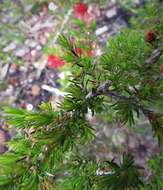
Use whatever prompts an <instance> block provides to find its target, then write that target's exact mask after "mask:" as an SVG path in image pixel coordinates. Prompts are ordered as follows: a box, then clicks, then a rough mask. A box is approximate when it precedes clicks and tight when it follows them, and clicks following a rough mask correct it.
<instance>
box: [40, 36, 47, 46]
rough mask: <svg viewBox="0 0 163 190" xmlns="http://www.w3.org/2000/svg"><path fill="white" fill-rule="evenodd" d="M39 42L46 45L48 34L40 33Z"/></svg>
mask: <svg viewBox="0 0 163 190" xmlns="http://www.w3.org/2000/svg"><path fill="white" fill-rule="evenodd" d="M39 42H40V44H41V45H45V44H46V42H47V38H46V36H45V35H44V34H40V36H39Z"/></svg>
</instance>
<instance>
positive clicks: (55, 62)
mask: <svg viewBox="0 0 163 190" xmlns="http://www.w3.org/2000/svg"><path fill="white" fill-rule="evenodd" d="M64 64H65V61H64V60H63V59H61V58H60V57H57V56H55V55H49V56H48V67H49V68H52V69H53V68H59V67H62V66H64Z"/></svg>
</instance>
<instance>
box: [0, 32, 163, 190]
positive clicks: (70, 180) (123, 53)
mask: <svg viewBox="0 0 163 190" xmlns="http://www.w3.org/2000/svg"><path fill="white" fill-rule="evenodd" d="M157 29H158V33H157V34H158V39H160V29H159V28H157ZM80 42H81V41H80V40H77V42H76V43H75V44H73V43H72V41H71V38H69V37H66V36H64V35H62V36H60V37H59V44H60V46H61V48H62V51H63V52H64V58H65V60H67V61H69V62H71V63H72V76H71V79H70V81H69V86H68V87H67V90H66V92H67V95H66V96H65V97H64V100H63V101H62V102H61V103H60V105H59V106H58V108H57V110H54V108H53V107H52V105H51V104H50V103H44V104H42V105H41V106H40V109H39V110H38V111H34V112H29V111H26V110H23V109H15V108H6V109H5V111H4V117H5V118H6V120H7V122H8V123H9V125H11V126H13V127H16V128H17V129H18V134H17V136H16V137H15V138H13V139H12V140H11V141H10V142H9V143H8V147H9V151H7V152H6V153H5V154H3V155H2V156H1V157H0V189H10V190H28V189H32V190H51V189H57V190H63V189H64V190H66V189H67V190H71V189H72V190H107V189H110V190H118V189H120V190H129V189H131V190H132V189H141V188H142V189H143V188H146V186H147V188H148V186H149V183H146V182H145V181H144V180H143V176H142V175H141V172H140V169H142V168H140V167H139V166H136V165H135V163H134V158H133V156H132V155H130V154H127V155H126V154H123V159H122V161H121V162H118V161H117V162H115V161H114V160H112V161H108V160H105V161H100V162H98V163H97V161H96V160H94V159H90V158H87V157H86V156H83V153H82V151H81V149H80V147H81V146H85V145H86V143H87V142H89V141H91V140H92V139H94V138H95V137H96V135H95V130H96V129H95V127H93V126H92V125H91V123H90V121H89V120H88V117H87V116H88V115H87V114H88V113H89V112H90V110H91V114H92V115H94V114H102V112H104V111H106V109H107V112H110V114H112V113H113V115H114V117H116V118H118V119H120V120H121V122H122V123H123V124H124V125H125V124H127V125H129V126H131V125H133V124H134V121H135V119H136V118H139V115H140V114H144V115H145V116H146V118H147V119H148V120H149V122H150V125H151V126H152V128H153V130H154V132H155V134H156V135H157V137H158V138H159V139H160V138H162V136H163V133H162V123H163V122H162V110H159V109H157V107H156V108H155V109H153V106H151V105H152V103H153V102H156V101H161V100H162V85H161V82H162V78H161V73H160V66H161V61H160V60H161V58H160V57H161V55H160V56H159V57H158V58H157V60H155V61H154V62H152V63H148V62H147V61H146V60H147V59H149V57H150V56H151V54H153V51H154V50H155V49H156V48H157V47H156V45H157V44H156V43H155V44H148V43H147V41H146V40H145V39H144V32H143V31H141V32H139V33H137V30H131V29H130V30H124V31H123V32H122V33H120V34H118V35H117V36H116V37H114V38H113V39H111V40H110V41H109V42H108V44H107V47H106V49H105V51H104V54H103V55H102V56H101V57H100V58H99V57H98V58H97V57H89V56H86V55H79V54H77V53H76V52H75V51H74V49H75V47H76V45H77V44H78V43H80ZM156 42H158V41H156ZM81 46H82V47H83V48H84V45H83V44H81ZM85 48H86V47H85ZM151 81H152V82H151ZM115 115H116V116H115ZM160 143H161V142H160ZM161 157H162V156H161ZM159 163H160V160H159V161H158V160H155V161H154V160H153V161H151V164H150V165H151V168H152V170H153V172H154V174H153V176H154V175H155V174H156V173H158V174H160V173H161V172H162V170H160V169H159V168H157V166H158V165H159ZM155 172H156V173H155ZM161 186H162V183H161V178H158V177H157V178H155V177H152V182H151V187H152V188H153V187H154V188H155V187H156V188H157V189H159V188H160V187H161Z"/></svg>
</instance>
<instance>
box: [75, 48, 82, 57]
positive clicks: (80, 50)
mask: <svg viewBox="0 0 163 190" xmlns="http://www.w3.org/2000/svg"><path fill="white" fill-rule="evenodd" d="M74 51H75V53H76V54H77V55H79V56H81V55H83V54H84V52H83V49H82V48H79V47H76V48H74Z"/></svg>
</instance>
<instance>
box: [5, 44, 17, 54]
mask: <svg viewBox="0 0 163 190" xmlns="http://www.w3.org/2000/svg"><path fill="white" fill-rule="evenodd" d="M14 49H16V44H15V43H14V42H12V43H10V44H9V45H8V46H6V47H5V48H4V49H3V52H8V51H12V50H14Z"/></svg>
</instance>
